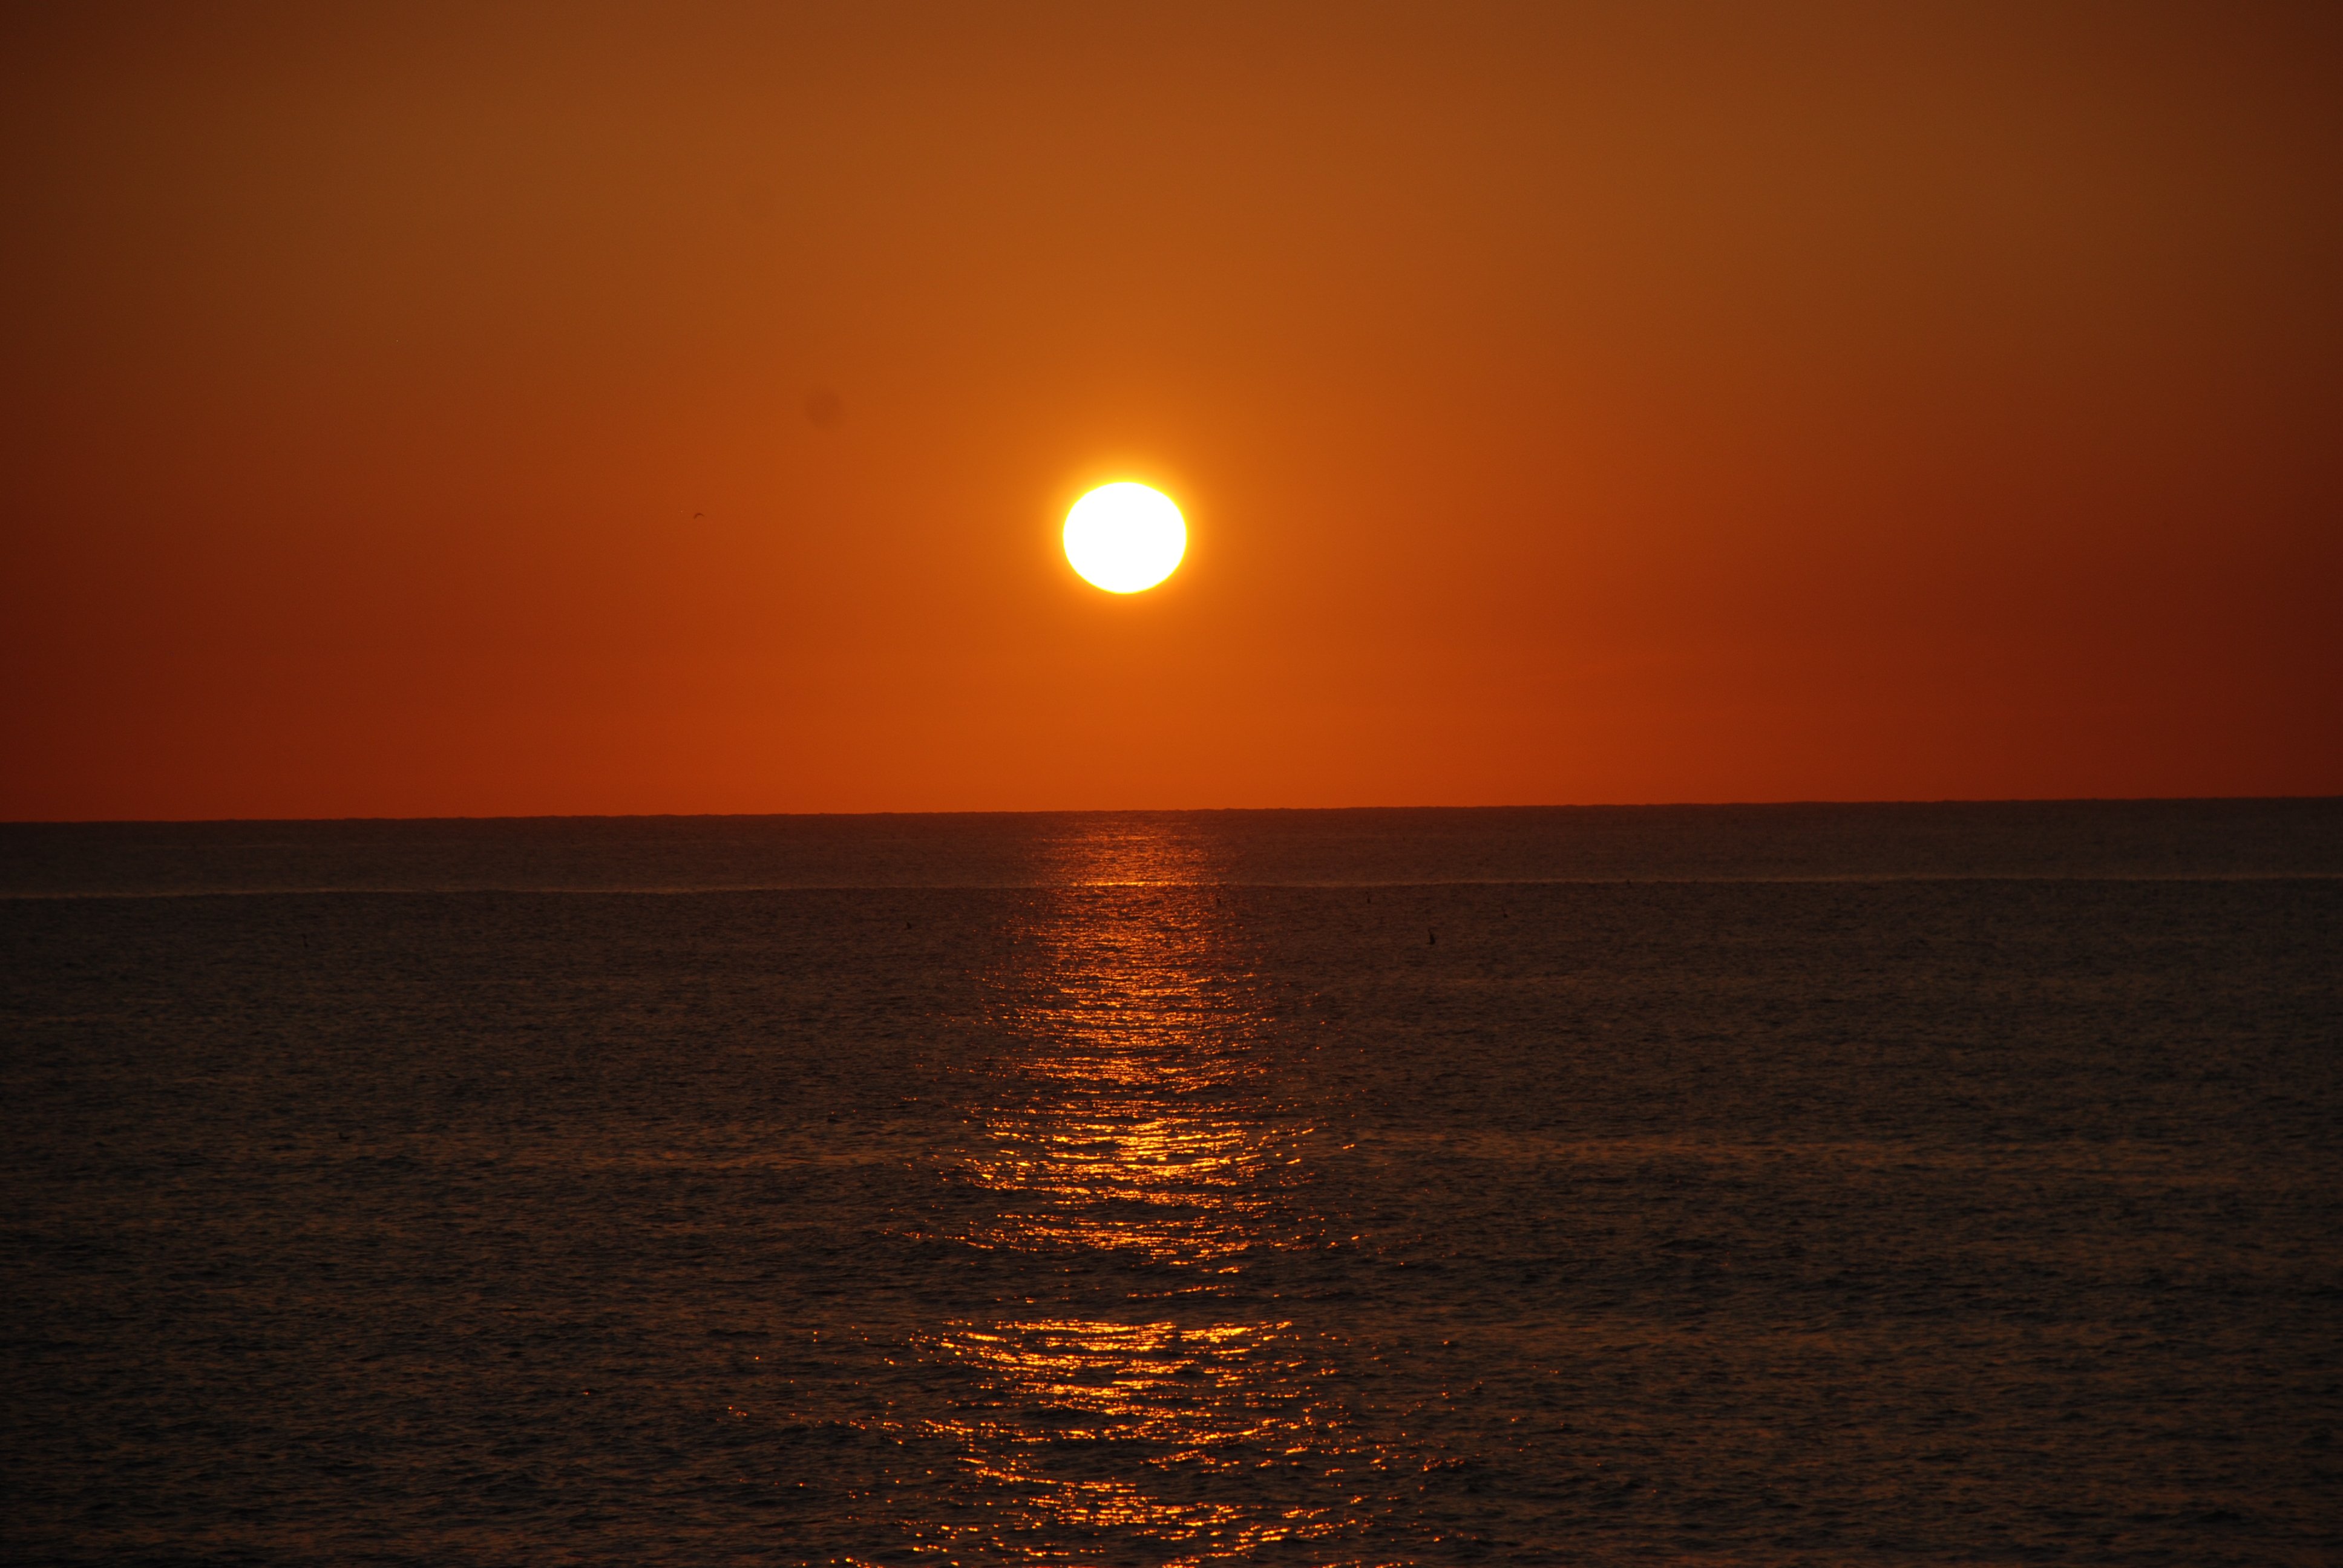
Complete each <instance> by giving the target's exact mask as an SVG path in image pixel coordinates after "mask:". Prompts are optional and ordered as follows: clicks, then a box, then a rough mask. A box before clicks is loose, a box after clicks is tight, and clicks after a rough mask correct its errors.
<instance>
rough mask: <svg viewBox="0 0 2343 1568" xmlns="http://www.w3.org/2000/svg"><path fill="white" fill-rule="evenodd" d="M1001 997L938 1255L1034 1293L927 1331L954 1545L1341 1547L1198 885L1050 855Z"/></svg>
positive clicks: (1086, 853)
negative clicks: (1274, 1277)
mask: <svg viewBox="0 0 2343 1568" xmlns="http://www.w3.org/2000/svg"><path fill="white" fill-rule="evenodd" d="M1066 853H1067V855H1068V857H1069V863H1068V865H1067V866H1066V867H1065V868H1064V873H1065V874H1063V875H1062V876H1061V878H1060V879H1059V880H1060V882H1061V887H1060V888H1059V890H1057V891H1056V892H1055V893H1054V894H1053V896H1052V899H1051V902H1050V903H1049V904H1048V905H1047V906H1046V907H1044V908H1042V909H1040V910H1037V911H1036V915H1035V918H1034V920H1033V921H1032V924H1031V927H1030V928H1029V929H1027V930H1022V931H1021V932H1020V933H1018V937H1019V940H1017V941H1016V942H1015V943H1014V944H1013V945H1012V947H1011V951H1013V952H1015V953H1017V954H1018V955H1020V957H1019V959H1018V960H1017V961H1016V963H1015V964H1013V965H1012V966H1011V967H1009V968H1008V969H1006V970H1004V972H1003V973H1002V974H1001V976H1000V983H999V990H998V995H999V1003H1000V1008H1001V1016H1000V1019H999V1022H1000V1024H1001V1026H1002V1027H1001V1040H1002V1042H1003V1044H1002V1049H1001V1054H1000V1056H999V1058H998V1060H997V1061H996V1062H995V1063H994V1066H993V1081H992V1083H991V1085H990V1094H989V1096H988V1099H987V1102H986V1103H985V1104H984V1106H983V1109H982V1111H981V1114H980V1121H979V1124H978V1126H979V1135H978V1136H977V1137H975V1138H973V1139H972V1140H971V1141H970V1146H969V1147H968V1149H967V1150H966V1151H965V1152H964V1157H963V1160H962V1162H961V1167H960V1170H959V1171H958V1172H957V1175H958V1177H959V1179H960V1180H963V1181H966V1182H968V1183H969V1184H970V1186H972V1187H973V1188H975V1189H977V1190H979V1191H981V1192H983V1193H984V1194H985V1195H986V1197H987V1198H988V1200H989V1201H987V1202H986V1203H984V1204H983V1205H982V1206H981V1208H980V1213H981V1216H982V1217H981V1218H980V1219H978V1220H976V1221H972V1222H971V1223H970V1225H969V1227H968V1229H967V1230H966V1231H965V1233H964V1234H963V1235H962V1237H961V1238H960V1239H961V1240H962V1241H965V1242H967V1243H968V1244H970V1245H971V1246H974V1247H977V1248H980V1249H986V1250H989V1251H994V1252H995V1253H997V1254H1003V1255H1005V1256H1004V1258H1003V1261H1007V1262H1014V1263H1016V1264H1018V1265H1019V1270H1018V1272H1017V1275H1016V1277H1018V1278H1020V1279H1023V1280H1026V1281H1029V1282H1030V1281H1032V1280H1036V1279H1040V1280H1044V1281H1047V1282H1049V1284H1048V1285H1046V1286H1043V1287H1040V1289H1044V1290H1048V1291H1049V1292H1050V1293H1049V1294H1047V1295H1043V1294H1040V1293H1037V1294H1034V1295H1033V1296H1031V1297H1030V1298H1026V1299H1020V1300H1015V1301H1009V1302H1003V1303H1002V1307H1001V1311H1000V1312H999V1313H998V1314H997V1315H993V1316H990V1317H987V1318H984V1319H982V1320H980V1321H975V1320H972V1321H966V1322H952V1323H948V1324H943V1325H940V1327H939V1329H938V1331H937V1332H934V1333H933V1334H932V1335H931V1336H930V1337H929V1338H928V1339H927V1340H926V1341H925V1342H924V1343H923V1344H922V1346H921V1349H922V1351H923V1352H924V1353H925V1354H926V1355H927V1356H929V1357H930V1358H931V1362H932V1363H933V1366H934V1370H935V1371H936V1372H937V1373H938V1374H939V1378H938V1382H939V1392H943V1391H945V1390H949V1391H950V1392H948V1393H945V1394H944V1397H943V1398H941V1399H940V1400H939V1402H938V1404H937V1406H936V1407H933V1408H931V1409H930V1412H928V1413H927V1416H926V1419H925V1420H924V1422H923V1426H924V1430H925V1432H926V1433H927V1434H928V1435H929V1436H930V1437H933V1438H938V1439H940V1440H943V1441H944V1442H947V1443H949V1444H950V1446H951V1447H952V1448H953V1449H954V1450H955V1451H956V1452H958V1453H959V1455H960V1462H961V1463H962V1464H963V1466H964V1467H965V1473H964V1477H963V1479H964V1481H965V1483H967V1491H966V1492H964V1493H962V1495H963V1498H964V1501H966V1502H967V1503H970V1505H971V1506H970V1508H969V1509H968V1511H967V1518H966V1522H965V1523H964V1524H961V1525H959V1526H955V1527H948V1532H947V1539H945V1540H941V1541H931V1543H932V1544H934V1545H937V1546H939V1547H944V1548H947V1549H950V1550H983V1551H988V1552H990V1553H998V1554H1000V1555H1003V1556H1007V1557H1011V1558H1019V1559H1025V1560H1031V1561H1037V1562H1050V1561H1067V1562H1072V1561H1090V1560H1095V1553H1096V1552H1097V1551H1098V1550H1099V1549H1101V1548H1103V1547H1107V1546H1109V1545H1114V1546H1117V1547H1120V1548H1121V1549H1124V1550H1126V1551H1128V1550H1131V1549H1142V1550H1143V1551H1144V1552H1145V1554H1147V1555H1149V1556H1150V1557H1151V1560H1154V1561H1159V1562H1166V1563H1194V1562H1203V1561H1207V1560H1214V1559H1220V1558H1224V1557H1231V1556H1243V1555H1248V1554H1251V1553H1254V1552H1256V1551H1258V1550H1259V1549H1260V1548H1262V1547H1264V1546H1267V1545H1269V1544H1271V1543H1276V1542H1280V1541H1285V1542H1295V1541H1307V1540H1312V1539H1323V1538H1325V1537H1328V1536H1331V1535H1333V1534H1336V1533H1340V1532H1341V1531H1342V1529H1343V1528H1344V1520H1343V1518H1342V1509H1341V1503H1342V1502H1343V1501H1344V1499H1343V1498H1342V1496H1341V1495H1340V1494H1341V1493H1342V1490H1343V1488H1342V1485H1341V1484H1340V1483H1341V1482H1342V1478H1343V1476H1344V1475H1345V1474H1346V1473H1348V1474H1351V1475H1354V1476H1355V1475H1363V1473H1365V1472H1368V1471H1372V1470H1378V1469H1380V1468H1382V1463H1383V1462H1382V1460H1381V1458H1380V1456H1379V1455H1377V1454H1375V1453H1373V1452H1362V1451H1358V1445H1357V1444H1356V1443H1355V1442H1353V1441H1352V1440H1351V1439H1350V1438H1349V1437H1348V1436H1347V1435H1346V1428H1347V1425H1348V1422H1347V1418H1346V1412H1345V1411H1344V1409H1343V1407H1342V1402H1341V1400H1340V1397H1339V1394H1338V1393H1337V1392H1336V1391H1337V1389H1338V1388H1339V1384H1338V1383H1337V1382H1334V1381H1332V1380H1331V1379H1330V1377H1329V1375H1328V1374H1330V1373H1331V1372H1332V1371H1333V1369H1332V1367H1331V1366H1328V1365H1325V1364H1322V1363H1323V1362H1325V1360H1326V1355H1327V1349H1328V1347H1326V1346H1324V1345H1322V1344H1321V1343H1319V1342H1318V1341H1317V1337H1316V1336H1314V1335H1300V1334H1297V1333H1296V1332H1294V1331H1293V1325H1292V1322H1291V1321H1290V1320H1288V1319H1287V1318H1285V1317H1283V1316H1282V1315H1280V1314H1278V1313H1277V1312H1275V1311H1274V1310H1273V1309H1274V1308H1275V1306H1276V1300H1275V1297H1276V1292H1274V1291H1273V1290H1269V1289H1265V1288H1264V1283H1263V1280H1262V1278H1261V1275H1262V1271H1264V1270H1269V1269H1273V1268H1274V1267H1275V1266H1276V1265H1277V1264H1278V1262H1279V1261H1280V1260H1290V1259H1291V1258H1292V1257H1294V1256H1295V1255H1298V1254H1302V1253H1306V1252H1308V1251H1312V1250H1313V1249H1318V1248H1322V1247H1323V1246H1325V1245H1326V1240H1325V1238H1324V1236H1323V1234H1322V1226H1321V1225H1320V1224H1319V1223H1318V1221H1317V1220H1316V1217H1315V1216H1314V1214H1313V1212H1312V1210H1311V1207H1310V1204H1309V1201H1308V1196H1309V1193H1308V1188H1309V1171H1308V1166H1307V1162H1306V1161H1305V1159H1304V1151H1305V1150H1306V1147H1307V1142H1308V1140H1309V1139H1310V1138H1311V1136H1312V1132H1313V1131H1314V1129H1313V1128H1312V1126H1311V1125H1310V1124H1309V1122H1308V1121H1307V1120H1306V1119H1305V1118H1304V1117H1303V1116H1302V1114H1301V1111H1302V1107H1301V1105H1300V1104H1299V1102H1298V1101H1297V1099H1296V1098H1295V1097H1294V1096H1293V1095H1292V1092H1291V1091H1290V1090H1289V1089H1288V1087H1287V1086H1286V1084H1285V1083H1284V1081H1283V1080H1284V1074H1286V1073H1287V1072H1289V1071H1290V1070H1291V1063H1290V1060H1281V1057H1280V1053H1279V1052H1278V1051H1277V1050H1274V1049H1272V1044H1273V1041H1272V1028H1273V1027H1274V1026H1273V1020H1272V1017H1271V1013H1270V1010H1269V1008H1268V1007H1267V1006H1266V999H1265V998H1263V997H1262V996H1261V995H1260V994H1258V991H1257V988H1256V987H1255V985H1254V983H1253V982H1252V979H1251V976H1250V974H1249V972H1248V967H1247V962H1246V960H1245V957H1244V948H1243V943H1242V940H1241V935H1240V933H1239V932H1238V931H1237V930H1235V928H1234V925H1233V922H1232V921H1231V920H1229V919H1228V918H1227V917H1226V914H1225V912H1224V910H1223V909H1222V904H1221V902H1220V899H1219V895H1217V894H1216V893H1215V891H1214V890H1213V888H1212V886H1211V884H1210V880H1209V877H1208V874H1207V871H1208V869H1207V868H1205V867H1204V866H1202V865H1201V864H1200V863H1199V862H1198V860H1197V859H1196V858H1195V857H1194V856H1193V855H1192V853H1189V852H1188V851H1186V850H1185V849H1184V848H1183V846H1182V845H1181V844H1179V843H1178V842H1177V841H1176V840H1173V839H1168V838H1158V837H1151V836H1148V835H1146V834H1144V833H1139V834H1134V833H1132V832H1131V831H1130V830H1129V829H1117V830H1116V831H1115V833H1114V835H1113V836H1112V837H1108V836H1105V835H1103V834H1101V836H1098V837H1095V838H1092V839H1080V840H1076V841H1073V842H1070V843H1069V844H1068V845H1067V846H1066Z"/></svg>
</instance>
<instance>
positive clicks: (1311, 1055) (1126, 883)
mask: <svg viewBox="0 0 2343 1568" xmlns="http://www.w3.org/2000/svg"><path fill="white" fill-rule="evenodd" d="M2338 873H2343V803H2338V802H2334V801H2239V802H2220V801H2212V802H2143V803H2071V804H2050V805H2012V806H1951V805H1948V806H1910V807H1834V806H1815V807H1763V808H1683V809H1649V810H1587V811H1423V812H1412V811H1360V812H1232V813H1166V814H1132V815H1064V816H1036V817H933V818H830V819H821V818H814V819H806V818H797V819H789V818H781V819H630V820H603V821H596V820H548V821H514V822H425V823H303V824H274V823H272V824H254V823H235V824H186V825H96V826H71V827H61V826H27V825H17V826H10V827H5V828H0V894H5V895H6V896H5V897H0V944H5V946H0V953H5V966H4V967H0V1041H5V1051H4V1052H0V1107H5V1109H0V1171H5V1193H6V1196H7V1211H6V1214H7V1236H6V1246H5V1252H0V1258H5V1261H4V1262H0V1271H5V1284H6V1302H7V1308H8V1311H7V1318H6V1324H7V1332H6V1339H7V1349H6V1357H7V1360H6V1376H7V1390H8V1393H7V1398H6V1400H5V1405H4V1406H0V1466H5V1477H6V1480H5V1508H0V1548H5V1554H6V1555H7V1556H8V1557H9V1558H10V1559H12V1560H21V1561H55V1562H66V1563H120V1562H152V1563H313V1562H328V1561H330V1562H341V1561H353V1562H375V1563H446V1562H484V1563H500V1562H512V1563H538V1562H546V1561H563V1560H568V1561H591V1562H614V1563H615V1562H644V1561H656V1562H676V1563H705V1562H720V1561H755V1562H774V1563H922V1562H960V1563H1144V1564H1168V1563H1212V1562H1219V1561H1231V1562H1252V1563H1467V1562H1503V1563H1649V1562H1655V1561H1665V1562H1674V1561H1702V1562H1720V1563H1725V1562H1729V1563H2016V1562H2037V1561H2054V1560H2055V1561H2072V1562H2082V1563H2332V1562H2334V1561H2337V1560H2338V1555H2343V1523H2338V1503H2337V1499H2338V1496H2343V1485H2338V1481H2343V1475H2338V1472H2343V1459H2338V1453H2337V1450H2336V1448H2335V1446H2334V1440H2335V1426H2336V1423H2337V1419H2338V1406H2343V1327H2338V1325H2343V1310H2338V1309H2343V1181H2339V1180H2338V1178H2343V1051H2339V1050H2338V1048H2343V961H2338V960H2343V876H2338Z"/></svg>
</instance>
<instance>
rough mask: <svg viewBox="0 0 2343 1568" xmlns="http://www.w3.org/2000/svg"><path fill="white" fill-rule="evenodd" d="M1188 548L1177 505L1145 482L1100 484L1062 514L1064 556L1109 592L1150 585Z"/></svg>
mask: <svg viewBox="0 0 2343 1568" xmlns="http://www.w3.org/2000/svg"><path fill="white" fill-rule="evenodd" d="M1187 553H1188V525H1187V523H1186V522H1185V521H1183V520H1182V518H1181V516H1180V508H1177V507H1175V506H1173V505H1172V498H1170V497H1169V496H1166V495H1164V494H1163V493H1162V492H1161V491H1160V490H1151V489H1150V488H1148V487H1146V486H1145V485H1134V484H1130V483H1123V484H1119V485H1101V486H1100V487H1098V488H1097V489H1095V490H1092V491H1091V493H1090V494H1089V495H1087V496H1084V497H1083V498H1081V500H1079V501H1076V502H1075V503H1074V509H1073V510H1072V511H1071V512H1068V513H1067V514H1066V559H1067V560H1069V561H1071V562H1072V563H1073V568H1074V570H1076V571H1078V572H1080V573H1081V574H1082V576H1083V578H1086V579H1088V580H1089V581H1091V582H1092V583H1095V584H1096V585H1097V586H1099V587H1100V588H1104V589H1106V591H1107V592H1109V593H1137V592H1139V591H1140V590H1141V589H1142V588H1153V587H1154V586H1155V585H1156V584H1157V583H1160V582H1161V581H1162V580H1163V579H1164V578H1168V577H1170V576H1171V575H1172V568H1174V567H1177V566H1178V565H1179V564H1180V558H1181V557H1182V556H1184V555H1186V554H1187Z"/></svg>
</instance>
